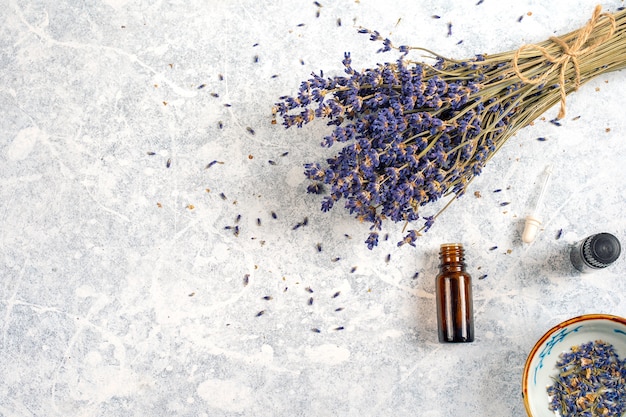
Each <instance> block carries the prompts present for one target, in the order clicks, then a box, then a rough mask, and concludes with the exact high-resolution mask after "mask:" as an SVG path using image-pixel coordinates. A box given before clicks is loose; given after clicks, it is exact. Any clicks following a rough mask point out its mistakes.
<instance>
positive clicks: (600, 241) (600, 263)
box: [583, 233, 622, 268]
mask: <svg viewBox="0 0 626 417" xmlns="http://www.w3.org/2000/svg"><path fill="white" fill-rule="evenodd" d="M621 249H622V248H621V246H620V243H619V240H617V238H616V237H615V236H613V235H612V234H610V233H598V234H597V235H593V236H591V237H590V238H589V239H587V241H586V242H585V243H584V245H583V257H584V258H585V261H587V263H589V264H590V265H591V266H594V267H596V268H605V267H607V266H609V265H610V264H612V263H613V262H615V261H616V260H617V258H619V255H620V253H621Z"/></svg>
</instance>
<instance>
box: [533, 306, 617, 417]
mask: <svg viewBox="0 0 626 417" xmlns="http://www.w3.org/2000/svg"><path fill="white" fill-rule="evenodd" d="M596 340H602V341H604V342H606V343H610V344H612V345H613V346H614V347H615V351H616V352H617V354H618V355H619V357H620V358H625V357H626V319H625V318H622V317H617V316H611V315H607V314H587V315H584V316H579V317H574V318H572V319H569V320H566V321H564V322H562V323H560V324H558V325H556V326H554V327H553V328H551V329H550V330H548V332H546V334H544V335H543V336H542V337H541V339H539V341H538V342H537V343H536V344H535V346H534V347H533V349H532V350H531V351H530V354H529V355H528V359H526V365H525V366H524V374H523V379H522V396H523V397H524V406H525V407H526V413H527V414H528V416H529V417H554V416H555V415H558V413H556V412H554V411H551V410H550V408H549V407H548V406H549V403H550V400H549V397H548V393H547V391H546V389H547V387H549V386H550V385H552V384H553V381H552V378H551V377H552V376H554V375H556V373H557V369H556V367H555V364H556V362H557V361H558V360H559V355H560V354H561V353H563V352H567V351H569V350H570V349H571V347H572V346H577V345H581V344H583V343H587V342H593V341H596Z"/></svg>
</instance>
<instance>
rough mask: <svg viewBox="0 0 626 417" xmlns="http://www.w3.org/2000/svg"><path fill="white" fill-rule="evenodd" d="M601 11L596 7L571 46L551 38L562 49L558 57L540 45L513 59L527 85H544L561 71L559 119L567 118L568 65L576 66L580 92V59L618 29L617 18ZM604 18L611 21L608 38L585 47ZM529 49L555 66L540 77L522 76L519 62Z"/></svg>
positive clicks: (519, 75)
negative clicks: (566, 74) (554, 73)
mask: <svg viewBox="0 0 626 417" xmlns="http://www.w3.org/2000/svg"><path fill="white" fill-rule="evenodd" d="M601 10H602V7H601V6H599V5H598V6H596V8H595V10H594V11H593V15H592V16H591V20H589V23H587V25H586V26H585V27H583V28H582V29H580V30H579V31H578V33H577V37H576V39H575V41H574V42H573V43H572V44H571V45H569V44H568V43H567V42H565V41H564V40H563V39H561V38H557V37H555V36H552V37H550V40H551V41H552V42H554V43H555V44H557V45H559V46H560V47H561V51H562V52H561V54H560V55H558V56H554V55H552V54H551V53H550V52H549V51H548V48H544V47H543V46H539V45H524V46H522V47H521V48H519V49H518V50H517V51H516V52H515V56H514V57H513V69H514V70H515V74H516V75H517V76H518V77H519V78H520V79H521V80H522V81H523V82H525V83H528V84H535V85H537V84H543V83H544V82H545V81H546V80H547V79H548V77H549V76H550V74H551V73H552V72H554V71H556V70H557V69H560V74H559V85H560V90H561V109H560V110H559V115H558V116H557V119H562V118H563V117H564V116H565V97H566V96H567V93H566V91H565V72H566V71H567V66H568V64H569V63H570V62H571V63H572V64H573V65H574V71H575V73H576V77H575V78H574V82H575V87H574V91H576V90H578V87H579V86H580V67H579V65H578V57H579V56H581V55H584V54H586V53H588V52H590V51H592V50H594V49H595V48H597V47H598V46H600V44H602V43H603V42H606V41H607V40H609V39H610V38H611V37H612V36H613V33H614V32H615V30H616V29H617V27H616V23H615V17H614V16H613V15H612V14H610V13H600V12H601ZM603 17H604V18H606V19H608V21H609V24H610V29H609V32H608V33H607V34H606V36H603V37H602V38H599V39H598V40H596V42H595V43H593V44H591V45H589V46H585V44H586V43H587V41H588V40H589V36H590V35H591V34H592V33H593V30H594V29H595V28H596V25H597V23H598V21H599V20H600V19H601V18H603ZM529 49H534V50H537V51H539V52H541V54H542V55H543V56H544V57H545V58H546V59H547V60H548V61H549V62H551V63H552V64H554V65H552V66H551V67H550V69H548V70H547V71H546V72H544V73H543V75H541V76H540V77H536V78H528V77H526V76H525V75H524V74H522V71H520V69H519V65H518V61H519V58H520V54H521V53H522V52H523V51H525V50H529Z"/></svg>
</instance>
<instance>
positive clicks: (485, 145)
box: [273, 6, 626, 249]
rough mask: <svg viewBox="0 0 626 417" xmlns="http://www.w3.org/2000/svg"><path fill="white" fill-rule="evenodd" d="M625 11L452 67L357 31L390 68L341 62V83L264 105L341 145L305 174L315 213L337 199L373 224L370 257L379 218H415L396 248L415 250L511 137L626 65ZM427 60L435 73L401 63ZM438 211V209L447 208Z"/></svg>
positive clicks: (319, 80)
mask: <svg viewBox="0 0 626 417" xmlns="http://www.w3.org/2000/svg"><path fill="white" fill-rule="evenodd" d="M625 31H626V12H623V11H622V12H620V13H618V14H615V15H613V14H607V13H604V14H603V13H601V10H600V7H599V6H598V7H597V8H596V10H595V11H594V14H593V17H592V19H591V20H590V21H589V23H588V24H587V25H586V26H585V27H583V28H582V29H580V30H577V31H574V32H571V33H569V34H566V35H564V36H561V37H558V38H557V37H553V38H550V39H549V40H547V41H545V42H542V43H539V44H536V45H527V46H524V47H522V48H520V49H519V50H517V51H509V52H505V53H500V54H495V55H491V56H488V55H476V56H475V57H472V58H470V59H465V60H454V59H449V58H445V57H442V56H440V55H437V54H435V53H433V52H432V51H429V50H426V49H423V48H415V47H409V46H399V47H396V46H394V45H393V43H392V42H391V41H390V40H389V39H383V38H382V37H381V36H380V34H379V33H378V32H376V31H369V30H366V29H361V30H360V32H362V33H366V34H368V35H369V36H370V39H371V40H373V41H380V42H382V44H383V47H382V48H381V49H380V50H379V52H386V51H391V50H396V51H398V52H399V53H400V56H399V58H398V59H397V60H396V61H395V62H386V63H384V64H378V65H377V66H376V67H375V68H370V69H365V70H363V71H357V70H355V69H354V68H353V67H352V63H351V59H350V53H345V56H344V60H343V66H344V70H345V73H346V74H347V75H346V76H335V77H329V78H325V77H324V75H323V73H322V72H320V74H319V75H317V74H315V73H314V74H312V78H310V79H309V80H307V81H304V82H302V83H301V85H300V88H299V90H298V93H297V95H296V96H294V97H290V96H283V97H281V101H280V102H278V103H276V104H275V106H274V108H273V113H274V115H278V116H279V117H281V118H282V124H283V125H284V127H285V128H289V127H292V126H297V127H302V126H303V125H304V124H307V123H309V122H311V121H312V120H314V119H316V118H324V119H327V121H328V122H327V124H328V125H330V126H334V128H333V131H332V132H331V133H330V134H329V135H328V136H326V137H324V139H323V141H322V143H321V144H322V146H324V147H331V146H333V145H334V144H335V143H337V142H342V143H343V142H345V143H347V144H346V145H344V146H343V148H342V149H341V150H340V151H339V152H338V154H337V155H336V156H335V157H333V158H330V159H328V160H327V161H326V163H324V164H321V163H318V162H312V163H307V164H306V165H305V175H306V177H307V178H308V179H309V180H311V181H312V183H311V185H310V186H309V187H308V192H312V193H321V192H323V190H324V186H323V185H322V184H326V185H328V186H330V190H329V194H328V195H326V196H325V197H324V198H323V201H322V210H323V211H328V210H330V209H331V208H332V207H333V206H334V205H335V203H337V202H338V201H339V200H341V199H342V198H343V199H344V200H345V203H344V205H345V207H346V208H347V209H348V210H349V211H350V213H351V214H353V215H354V216H355V217H356V218H357V219H359V220H360V221H364V222H369V223H371V227H370V230H371V232H370V234H369V236H368V237H367V239H366V241H365V243H366V244H367V246H368V248H370V249H372V248H373V247H374V246H376V245H377V244H378V235H379V232H380V231H381V230H382V223H383V220H384V219H390V220H392V221H394V222H406V223H407V224H408V223H410V222H413V221H415V220H418V219H420V218H421V219H422V220H424V225H423V227H422V228H421V229H419V230H416V229H411V230H408V233H407V234H406V236H405V237H404V239H403V240H401V241H400V242H399V243H398V245H403V244H410V245H413V246H415V245H414V242H415V240H416V238H417V236H419V235H420V232H421V231H427V230H428V229H429V228H430V227H431V226H432V225H433V222H434V220H435V218H436V217H438V216H439V214H440V213H441V211H443V210H441V211H440V212H438V213H437V214H436V215H434V216H421V215H420V208H421V207H422V206H424V205H426V204H428V203H431V202H434V201H437V200H439V199H440V198H442V197H444V196H452V198H451V200H450V201H449V202H448V204H446V206H445V207H447V206H448V205H449V204H450V203H451V202H452V201H454V200H455V199H456V198H458V197H460V196H462V195H463V194H464V192H465V191H466V189H467V186H468V184H469V183H470V182H471V181H472V179H473V178H475V177H476V176H478V175H479V174H480V173H481V171H482V169H483V167H484V166H485V164H486V162H487V161H488V160H489V159H490V158H492V157H493V156H494V155H495V153H496V152H497V151H498V150H499V149H500V148H501V147H502V145H503V144H504V143H505V142H506V140H507V139H508V138H509V137H511V136H512V135H514V134H515V133H516V132H517V131H518V130H519V129H521V128H523V127H525V126H527V125H529V124H530V123H531V122H532V121H533V120H534V119H536V118H537V117H538V116H539V115H541V114H542V113H544V112H545V111H546V110H548V109H549V108H550V107H552V106H554V105H555V104H556V103H558V102H559V101H560V102H561V111H560V113H559V116H558V117H557V119H559V118H562V117H563V116H564V114H565V96H566V95H567V94H569V93H570V92H572V91H574V90H576V89H578V87H579V86H580V85H582V84H584V83H585V82H587V81H589V80H590V79H592V78H594V77H596V76H598V75H600V74H603V73H606V72H609V71H615V70H618V69H621V68H624V67H625V66H626V36H624V32H625ZM412 50H420V51H423V52H427V53H428V54H430V55H431V57H432V58H433V59H434V63H433V64H432V65H429V64H426V63H422V62H416V61H413V60H410V59H408V54H409V53H410V52H411V51H412ZM445 207H444V209H445Z"/></svg>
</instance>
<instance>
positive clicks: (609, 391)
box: [522, 314, 626, 417]
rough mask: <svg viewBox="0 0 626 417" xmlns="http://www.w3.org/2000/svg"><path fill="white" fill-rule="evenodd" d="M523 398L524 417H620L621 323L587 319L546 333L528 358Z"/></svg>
mask: <svg viewBox="0 0 626 417" xmlns="http://www.w3.org/2000/svg"><path fill="white" fill-rule="evenodd" d="M522 395H523V397H524V406H525V407H526V413H527V414H528V416H529V417H553V416H555V415H556V416H561V417H569V416H589V417H591V416H606V417H622V416H623V415H624V414H625V412H626V319H624V318H622V317H617V316H612V315H607V314H588V315H584V316H579V317H574V318H572V319H569V320H566V321H564V322H562V323H560V324H558V325H556V326H555V327H553V328H552V329H550V330H549V331H548V332H546V334H544V335H543V336H542V337H541V339H539V341H538V342H537V343H536V344H535V346H534V347H533V349H532V350H531V352H530V354H529V355H528V358H527V360H526V364H525V366H524V373H523V378H522Z"/></svg>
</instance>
